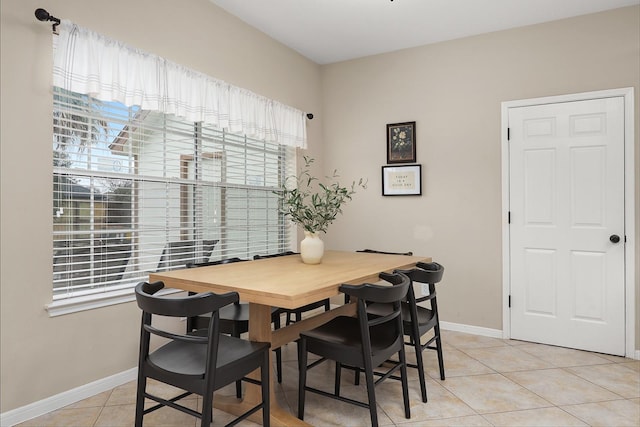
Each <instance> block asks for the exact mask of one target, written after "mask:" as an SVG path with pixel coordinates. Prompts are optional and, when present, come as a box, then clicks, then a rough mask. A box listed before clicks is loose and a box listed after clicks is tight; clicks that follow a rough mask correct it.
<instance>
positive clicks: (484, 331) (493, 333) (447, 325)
mask: <svg viewBox="0 0 640 427" xmlns="http://www.w3.org/2000/svg"><path fill="white" fill-rule="evenodd" d="M440 328H441V329H444V330H447V331H456V332H464V333H467V334H472V335H480V336H483V337H491V338H502V330H501V329H491V328H483V327H482V326H472V325H463V324H461V323H451V322H443V321H442V320H441V321H440Z"/></svg>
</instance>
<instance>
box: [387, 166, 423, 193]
mask: <svg viewBox="0 0 640 427" xmlns="http://www.w3.org/2000/svg"><path fill="white" fill-rule="evenodd" d="M421 194H422V165H409V166H382V195H383V196H420V195H421Z"/></svg>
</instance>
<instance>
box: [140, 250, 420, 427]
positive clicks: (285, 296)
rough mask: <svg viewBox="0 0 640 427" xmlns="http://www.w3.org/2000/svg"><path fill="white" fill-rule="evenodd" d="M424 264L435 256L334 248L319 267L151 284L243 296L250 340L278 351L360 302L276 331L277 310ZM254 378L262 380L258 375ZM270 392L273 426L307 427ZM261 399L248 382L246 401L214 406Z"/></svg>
mask: <svg viewBox="0 0 640 427" xmlns="http://www.w3.org/2000/svg"><path fill="white" fill-rule="evenodd" d="M420 261H422V262H430V261H431V258H430V257H424V256H406V255H387V254H378V253H365V252H344V251H332V250H329V251H325V254H324V257H323V258H322V262H321V263H320V264H314V265H309V264H304V263H303V262H302V260H301V258H300V255H289V256H282V257H273V258H264V259H260V260H255V261H251V262H248V263H247V262H241V263H230V264H219V265H212V266H207V267H199V268H185V269H180V270H173V271H169V272H163V273H151V274H149V281H151V282H154V281H158V280H161V281H163V282H164V284H165V286H166V287H168V288H175V289H181V290H185V291H193V292H209V291H211V292H215V293H224V292H229V291H235V292H238V294H239V295H240V300H241V301H244V302H248V303H249V339H250V340H252V341H262V342H269V343H271V348H272V349H276V348H279V347H281V346H283V345H285V344H287V343H289V342H292V341H295V340H297V339H298V338H299V334H300V332H301V331H305V330H309V329H312V328H314V327H317V326H319V325H321V324H323V323H325V322H327V321H329V320H331V319H332V318H334V317H336V316H339V315H351V316H352V315H355V304H346V305H338V306H337V307H336V308H333V309H332V310H330V311H327V312H322V313H320V314H317V315H314V316H310V317H306V318H305V319H303V320H302V321H300V322H295V323H292V324H291V325H289V326H285V327H282V328H280V329H277V330H272V328H271V308H272V307H280V308H288V309H294V308H297V307H301V306H303V305H306V304H309V303H312V302H316V301H321V300H324V299H326V298H331V297H333V296H336V295H338V294H339V293H340V291H339V287H340V285H341V284H343V283H348V284H363V283H375V282H377V281H379V278H378V274H379V273H381V272H385V271H386V272H391V271H393V270H394V269H409V268H412V267H414V266H415V265H416V263H417V262H420ZM253 375H254V376H255V378H259V376H258V375H257V373H254V374H253ZM272 377H273V376H271V378H272ZM270 389H271V399H270V401H271V405H270V407H271V424H272V425H274V426H305V425H308V424H307V423H305V422H304V421H302V420H300V419H298V418H297V417H296V416H294V415H293V414H291V413H290V412H289V411H287V410H285V409H284V408H282V407H281V406H280V405H279V404H278V403H277V401H276V398H275V395H274V385H273V379H271V384H270ZM260 400H261V395H260V389H259V387H257V386H255V385H252V384H247V389H246V392H245V395H244V397H243V399H242V400H240V399H236V398H235V397H231V396H229V397H227V396H220V397H218V396H216V399H215V400H214V406H215V407H216V408H218V409H221V410H223V411H225V412H229V413H232V414H241V413H243V412H244V411H246V410H247V409H248V408H250V407H253V406H254V405H255V404H256V402H259V401H260ZM252 419H253V420H255V421H257V422H261V417H260V415H259V414H254V417H252Z"/></svg>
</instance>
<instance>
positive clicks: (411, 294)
mask: <svg viewBox="0 0 640 427" xmlns="http://www.w3.org/2000/svg"><path fill="white" fill-rule="evenodd" d="M396 272H399V273H403V274H406V275H407V277H409V279H411V283H412V285H413V283H425V284H428V285H429V294H428V295H423V296H421V297H419V298H417V297H416V296H415V291H414V289H413V286H411V288H410V289H409V291H408V292H407V301H409V302H410V303H412V304H413V303H420V302H424V301H428V300H434V299H435V298H436V288H435V284H436V283H438V282H440V281H441V280H442V276H443V275H444V267H443V266H442V264H438V263H437V262H418V263H416V268H412V269H411V270H396ZM405 320H406V319H405Z"/></svg>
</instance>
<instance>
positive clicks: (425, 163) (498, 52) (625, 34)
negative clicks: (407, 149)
mask: <svg viewBox="0 0 640 427" xmlns="http://www.w3.org/2000/svg"><path fill="white" fill-rule="evenodd" d="M639 18H640V9H639V8H638V7H630V8H623V9H618V10H614V11H610V12H605V13H600V14H594V15H587V16H583V17H578V18H574V19H567V20H562V21H557V22H553V23H547V24H542V25H535V26H529V27H524V28H520V29H515V30H509V31H503V32H496V33H491V34H486V35H481V36H477V37H470V38H465V39H460V40H454V41H450V42H445V43H438V44H434V45H428V46H423V47H418V48H413V49H407V50H402V51H398V52H395V53H390V54H386V55H378V56H372V57H368V58H363V59H358V60H353V61H346V62H342V63H336V64H332V65H328V66H324V67H323V68H322V88H323V92H322V94H323V102H322V105H323V112H322V113H323V116H324V117H323V119H324V121H325V130H324V138H325V141H326V144H325V145H324V150H323V158H324V161H325V164H326V165H331V167H335V168H338V169H339V170H340V171H342V172H343V173H342V175H343V176H345V177H346V178H355V177H361V176H363V177H368V178H369V183H370V188H369V189H368V190H367V191H366V192H362V193H360V194H357V195H356V196H355V198H354V201H353V203H351V204H350V205H349V206H347V207H346V209H345V210H344V218H341V219H340V220H339V221H338V222H337V223H336V224H335V225H334V226H332V227H331V228H330V230H329V233H328V235H327V237H326V241H327V243H328V246H329V247H332V248H336V249H346V250H353V249H358V248H365V247H368V248H374V249H386V250H393V251H408V250H411V251H413V252H414V253H417V254H422V255H431V256H433V257H434V259H436V260H438V261H440V262H442V263H443V264H444V265H445V268H446V273H445V278H444V280H443V286H441V287H440V288H439V291H438V293H439V296H440V298H439V299H438V300H439V306H440V310H441V319H442V320H445V321H449V322H455V323H460V324H466V325H474V326H480V327H486V328H492V329H498V330H501V329H502V249H501V232H502V231H501V230H502V228H501V227H502V225H501V215H502V212H501V207H502V206H501V205H502V201H501V194H502V193H501V192H502V188H501V185H502V184H501V102H503V101H510V100H517V99H525V98H535V97H542V96H551V95H560V94H568V93H577V92H587V91H595V90H602V89H612V88H620V87H629V86H633V87H635V112H636V123H635V129H636V139H635V147H636V148H635V153H636V162H635V163H636V171H635V182H636V183H638V182H639V179H638V176H639V173H638V168H639V167H640V161H639V160H638V158H639V155H640V149H639V147H638V130H639V129H640V127H639V126H638V119H637V117H638V112H639V111H640V108H638V100H639V98H640V93H639V90H638V87H639V83H640V82H639V80H640V69H639V66H640V22H639V21H640V19H639ZM406 121H416V134H417V161H418V163H421V164H422V167H423V195H422V197H382V196H381V184H380V179H381V178H380V175H381V170H380V167H381V166H382V165H384V164H385V163H386V151H385V147H386V145H385V144H386V133H385V131H386V128H385V125H386V124H387V123H398V122H406ZM639 190H640V185H638V184H636V196H635V197H636V212H640V210H639V209H638V207H637V206H638V202H640V197H639V196H638V191H639ZM356 223H357V224H358V227H353V226H352V225H353V224H356ZM635 228H636V238H635V241H636V254H639V253H640V251H639V250H638V248H637V243H638V240H639V239H638V232H640V226H639V225H638V214H637V213H636V226H635ZM638 264H640V263H638ZM637 267H640V265H638V266H637ZM636 270H638V268H636ZM639 278H640V275H639V274H638V273H636V280H638V279H639ZM638 295H640V292H639V289H638V285H637V284H636V296H638ZM636 304H637V303H636ZM636 313H640V310H639V309H636ZM636 335H637V336H638V335H640V327H639V326H638V321H636ZM637 343H640V339H638V338H636V347H635V348H639V347H640V345H638V344H637Z"/></svg>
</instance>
